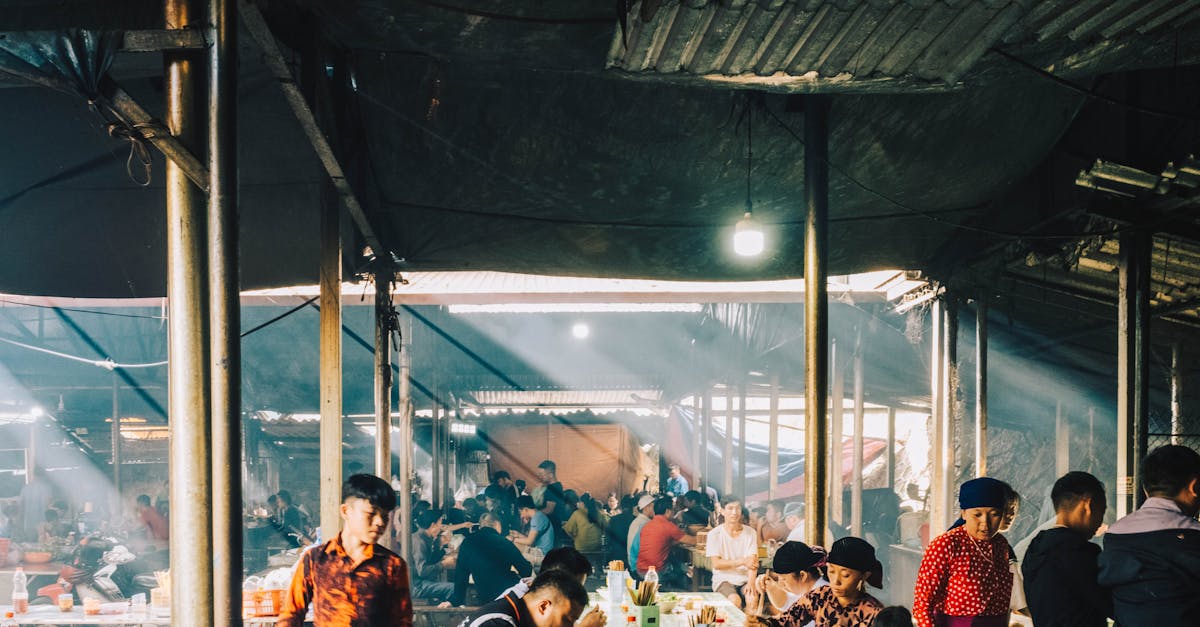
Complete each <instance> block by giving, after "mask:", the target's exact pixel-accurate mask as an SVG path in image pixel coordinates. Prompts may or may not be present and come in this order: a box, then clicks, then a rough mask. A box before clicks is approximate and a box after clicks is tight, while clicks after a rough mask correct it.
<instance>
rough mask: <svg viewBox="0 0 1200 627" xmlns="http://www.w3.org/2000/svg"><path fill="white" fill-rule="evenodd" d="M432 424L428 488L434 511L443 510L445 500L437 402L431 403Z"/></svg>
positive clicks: (440, 416) (439, 412) (438, 406)
mask: <svg viewBox="0 0 1200 627" xmlns="http://www.w3.org/2000/svg"><path fill="white" fill-rule="evenodd" d="M432 423H433V424H432V427H431V429H430V442H432V444H431V445H430V449H431V450H430V455H429V457H430V458H431V459H432V462H433V473H432V475H433V485H431V486H430V488H432V494H433V496H432V498H433V508H434V509H445V507H446V499H445V498H443V496H444V495H443V494H442V460H441V456H442V455H443V454H444V453H443V452H442V442H441V439H442V430H441V423H442V406H441V405H439V404H438V402H437V401H434V402H433V418H432ZM488 478H489V479H491V477H488Z"/></svg>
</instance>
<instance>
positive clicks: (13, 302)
mask: <svg viewBox="0 0 1200 627" xmlns="http://www.w3.org/2000/svg"><path fill="white" fill-rule="evenodd" d="M0 303H4V304H6V305H17V306H20V307H35V308H37V309H58V310H61V311H70V312H73V313H85V314H95V315H97V316H114V317H117V318H139V319H143V320H166V319H167V317H166V316H147V315H142V314H123V313H116V312H113V311H96V310H94V309H74V308H71V307H58V306H55V305H39V304H37V303H22V302H20V301H16V300H8V299H6V298H0Z"/></svg>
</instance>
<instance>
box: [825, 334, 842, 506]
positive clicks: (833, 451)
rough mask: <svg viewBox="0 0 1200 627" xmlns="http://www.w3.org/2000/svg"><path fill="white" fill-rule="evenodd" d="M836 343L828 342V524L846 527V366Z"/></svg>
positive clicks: (835, 340)
mask: <svg viewBox="0 0 1200 627" xmlns="http://www.w3.org/2000/svg"><path fill="white" fill-rule="evenodd" d="M838 348H839V347H838V341H837V339H833V340H830V342H829V372H830V374H831V375H832V376H833V383H832V385H831V386H830V388H831V390H832V391H831V392H830V398H829V520H830V521H831V522H836V523H837V524H839V525H842V526H843V527H844V526H846V525H845V523H846V502H845V499H843V498H842V497H843V494H844V493H845V490H846V484H845V473H843V472H842V469H843V468H844V467H845V465H846V443H845V440H846V424H845V422H846V421H845V417H846V364H844V363H842V361H843V360H844V359H845V356H844V355H843V353H844V352H845V349H843V350H838Z"/></svg>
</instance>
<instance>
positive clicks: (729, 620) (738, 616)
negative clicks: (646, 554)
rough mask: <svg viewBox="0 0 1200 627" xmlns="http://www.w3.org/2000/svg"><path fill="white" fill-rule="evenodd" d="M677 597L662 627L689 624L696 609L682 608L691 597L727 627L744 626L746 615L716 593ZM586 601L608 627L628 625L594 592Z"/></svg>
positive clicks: (688, 594)
mask: <svg viewBox="0 0 1200 627" xmlns="http://www.w3.org/2000/svg"><path fill="white" fill-rule="evenodd" d="M677 595H678V596H679V598H680V603H679V605H678V606H676V607H675V611H673V612H671V613H670V614H663V616H662V622H661V626H662V627H687V626H688V624H689V623H688V617H689V615H690V616H695V615H696V614H698V613H699V610H698V609H697V610H686V609H684V607H683V605H684V600H686V599H688V598H693V597H699V598H700V599H701V601H702V602H703V604H704V605H711V606H713V607H715V608H717V613H718V615H720V616H724V617H725V623H724V624H725V625H727V626H728V627H744V626H745V624H746V615H745V614H743V613H742V611H741V610H739V609H738V608H736V607H734V606H733V604H732V603H730V602H729V599H726V598H725V597H724V596H722V595H720V594H717V593H716V592H680V593H678V594H677ZM588 599H589V600H590V601H591V605H598V606H599V607H600V609H601V610H604V612H605V613H606V614H607V618H608V623H607V625H608V627H628V625H629V624H630V623H628V622H627V621H626V620H625V616H623V615H614V614H613V613H612V612H610V611H609V601H608V599H607V598H605V597H602V596H600V595H599V594H598V593H596V592H593V593H591V594H589V595H588ZM588 611H591V608H590V607H589V608H588V609H587V610H584V612H588Z"/></svg>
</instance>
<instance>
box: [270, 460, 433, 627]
mask: <svg viewBox="0 0 1200 627" xmlns="http://www.w3.org/2000/svg"><path fill="white" fill-rule="evenodd" d="M395 508H396V493H395V492H393V491H392V487H391V486H390V485H388V483H387V482H386V481H384V480H383V479H380V478H379V477H376V476H374V475H365V474H359V475H353V476H351V477H350V478H349V479H347V480H346V483H345V484H343V485H342V505H341V513H342V520H343V521H344V524H343V526H342V531H341V533H339V534H338V535H337V536H336V537H335V538H333V539H332V540H330V541H328V542H326V543H325V544H322V545H320V546H317V547H313V548H312V549H309V550H308V551H307V552H306V553H305V554H304V556H303V557H301V558H300V563H299V564H297V565H296V574H295V576H294V577H293V578H292V587H291V591H290V592H289V594H288V596H287V598H286V599H284V602H283V611H282V612H280V614H279V622H278V623H277V625H279V626H280V627H301V626H302V625H303V624H304V616H305V613H306V612H307V610H308V605H309V603H311V604H312V608H313V623H314V624H315V625H316V627H384V626H387V627H393V626H394V627H411V625H412V624H413V615H412V598H411V597H410V596H409V580H408V565H407V564H405V563H404V560H403V559H401V558H400V556H398V555H396V554H395V553H392V552H391V551H389V550H387V549H386V548H384V547H382V546H379V545H378V544H376V543H377V542H378V541H379V539H380V538H381V537H383V532H384V531H385V530H386V529H387V523H388V519H389V518H390V514H391V512H392V510H393V509H395Z"/></svg>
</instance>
